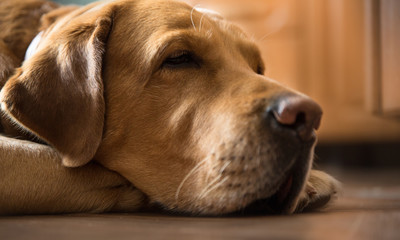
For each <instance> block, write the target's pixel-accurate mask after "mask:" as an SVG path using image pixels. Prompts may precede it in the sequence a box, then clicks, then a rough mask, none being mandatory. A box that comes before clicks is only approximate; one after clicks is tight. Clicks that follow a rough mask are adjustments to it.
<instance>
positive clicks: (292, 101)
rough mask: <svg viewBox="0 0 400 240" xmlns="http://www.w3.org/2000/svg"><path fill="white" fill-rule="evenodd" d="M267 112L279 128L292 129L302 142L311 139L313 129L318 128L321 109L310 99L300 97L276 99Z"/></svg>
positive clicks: (290, 96)
mask: <svg viewBox="0 0 400 240" xmlns="http://www.w3.org/2000/svg"><path fill="white" fill-rule="evenodd" d="M269 112H270V113H272V116H273V118H274V120H275V121H276V122H278V123H279V125H280V126H282V127H284V128H287V129H292V130H293V131H295V132H296V133H297V135H298V136H299V137H300V139H301V140H303V141H307V140H310V139H311V138H312V136H313V134H314V129H315V130H317V129H318V128H319V125H320V122H321V116H322V109H321V107H320V106H319V105H318V104H317V103H316V102H314V101H313V100H312V99H310V98H308V97H306V96H301V95H288V96H282V97H279V98H277V99H276V100H275V101H274V103H273V105H272V107H270V108H269Z"/></svg>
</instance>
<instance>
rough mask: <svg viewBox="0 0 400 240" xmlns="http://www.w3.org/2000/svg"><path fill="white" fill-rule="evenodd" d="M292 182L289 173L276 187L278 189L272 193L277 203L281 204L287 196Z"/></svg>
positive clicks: (291, 176)
mask: <svg viewBox="0 0 400 240" xmlns="http://www.w3.org/2000/svg"><path fill="white" fill-rule="evenodd" d="M292 184H293V175H292V174H291V175H289V176H288V177H287V178H286V179H285V180H284V182H283V183H282V184H281V186H280V187H279V188H278V191H277V192H276V193H275V194H274V195H275V197H276V201H277V203H278V204H282V203H283V202H284V201H285V199H286V198H287V197H288V195H289V193H290V190H291V188H292Z"/></svg>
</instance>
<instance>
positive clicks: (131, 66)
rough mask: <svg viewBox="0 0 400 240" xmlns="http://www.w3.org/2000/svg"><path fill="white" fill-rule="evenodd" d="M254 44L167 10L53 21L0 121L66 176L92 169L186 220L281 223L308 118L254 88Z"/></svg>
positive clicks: (263, 80)
mask: <svg viewBox="0 0 400 240" xmlns="http://www.w3.org/2000/svg"><path fill="white" fill-rule="evenodd" d="M263 71H264V65H263V62H262V60H261V57H260V53H259V50H258V48H257V47H256V46H255V44H254V43H253V42H252V41H250V40H249V39H248V38H247V37H246V36H245V34H244V33H243V32H242V31H241V30H240V29H238V28H237V27H235V26H233V25H231V24H230V23H228V22H226V21H224V20H223V19H222V18H221V17H220V16H219V15H217V14H214V13H211V12H208V11H203V10H196V9H194V8H192V7H190V6H188V5H186V4H185V3H181V2H174V1H165V0H161V1H158V0H156V1H149V0H135V1H114V2H111V3H105V4H104V3H102V4H94V5H90V6H88V7H86V8H81V9H78V10H75V11H72V12H71V13H69V14H67V15H66V16H65V17H63V18H61V19H59V20H57V21H56V22H55V23H54V24H53V25H51V26H50V27H49V28H48V29H47V30H46V31H45V32H44V33H43V38H42V41H41V42H40V43H39V46H38V49H37V51H36V53H35V54H34V55H33V56H32V57H31V58H30V59H28V60H27V61H25V62H24V64H23V66H22V67H21V68H20V69H18V70H17V72H16V74H15V75H14V76H13V77H12V78H11V79H10V80H9V81H8V82H7V84H6V85H5V87H4V88H3V90H2V92H1V104H2V109H3V110H4V111H5V112H6V113H7V114H8V115H9V116H10V117H11V118H12V119H13V120H14V121H15V122H17V124H19V125H20V126H22V127H24V128H26V129H27V130H29V131H30V132H32V133H34V134H35V135H37V136H38V137H39V138H41V139H43V140H44V141H46V142H47V143H48V144H50V145H52V146H53V147H54V148H55V149H56V150H57V151H58V152H59V153H60V155H61V156H62V158H63V163H64V165H66V166H80V165H83V164H85V163H87V162H88V161H90V160H91V159H95V160H97V161H99V162H100V163H101V164H103V165H104V166H106V167H107V168H109V169H112V170H115V171H117V172H118V173H120V174H122V175H123V176H125V177H126V178H127V179H129V180H130V181H131V182H132V183H133V184H134V185H135V186H136V187H137V188H138V189H140V190H141V191H143V192H144V193H145V194H147V195H148V196H149V198H150V200H151V201H153V202H157V203H159V204H161V205H163V206H164V207H165V208H167V209H170V210H176V211H183V212H189V213H195V214H222V213H228V212H232V211H236V210H239V209H243V208H245V207H247V206H249V205H251V204H252V203H255V202H256V203H261V204H260V205H262V206H263V207H264V208H266V209H270V210H272V211H278V212H293V211H294V206H295V204H296V201H297V198H298V195H299V193H300V191H301V190H302V188H303V186H304V182H305V179H306V178H307V176H308V172H309V168H310V165H311V158H312V155H313V147H314V144H315V135H314V130H315V129H316V128H318V125H319V120H320V117H321V109H320V108H319V106H318V105H317V104H316V103H314V102H313V101H312V100H310V99H309V98H308V97H306V96H304V95H302V94H299V93H297V92H295V91H292V90H289V89H288V88H286V87H283V86H282V85H280V84H279V83H277V82H276V81H273V80H271V79H269V78H267V77H265V76H263Z"/></svg>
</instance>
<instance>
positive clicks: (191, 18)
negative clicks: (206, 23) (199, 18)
mask: <svg viewBox="0 0 400 240" xmlns="http://www.w3.org/2000/svg"><path fill="white" fill-rule="evenodd" d="M198 6H200V5H199V4H197V5H195V6H194V7H193V8H192V10H191V11H190V21H192V25H193V28H194V30H195V31H197V29H196V24H194V20H193V11H194V10H196V8H197V7H198Z"/></svg>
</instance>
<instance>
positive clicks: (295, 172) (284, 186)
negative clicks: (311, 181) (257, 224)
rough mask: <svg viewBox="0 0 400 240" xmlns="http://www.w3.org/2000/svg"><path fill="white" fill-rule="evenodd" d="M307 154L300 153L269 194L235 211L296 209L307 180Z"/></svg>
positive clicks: (265, 212) (309, 162) (308, 161)
mask: <svg viewBox="0 0 400 240" xmlns="http://www.w3.org/2000/svg"><path fill="white" fill-rule="evenodd" d="M310 164H311V161H310V160H309V154H307V155H301V156H300V157H299V160H298V161H297V162H296V164H295V165H294V166H293V167H292V168H291V169H289V170H288V171H287V173H286V174H285V175H284V176H283V177H282V181H280V184H279V187H278V188H277V190H276V192H275V193H273V194H272V195H271V196H269V197H267V198H263V199H257V200H255V201H253V202H252V203H250V204H249V205H248V206H246V207H245V208H244V209H242V210H240V211H238V212H236V213H239V212H240V214H290V213H293V212H294V211H295V210H296V204H297V201H298V197H299V195H300V193H301V191H302V190H303V187H304V183H305V181H306V180H307V176H308V171H309V166H310Z"/></svg>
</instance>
